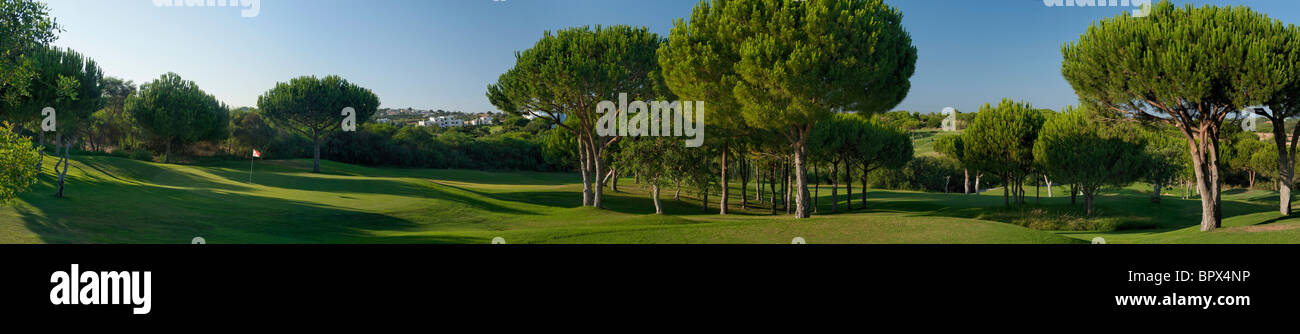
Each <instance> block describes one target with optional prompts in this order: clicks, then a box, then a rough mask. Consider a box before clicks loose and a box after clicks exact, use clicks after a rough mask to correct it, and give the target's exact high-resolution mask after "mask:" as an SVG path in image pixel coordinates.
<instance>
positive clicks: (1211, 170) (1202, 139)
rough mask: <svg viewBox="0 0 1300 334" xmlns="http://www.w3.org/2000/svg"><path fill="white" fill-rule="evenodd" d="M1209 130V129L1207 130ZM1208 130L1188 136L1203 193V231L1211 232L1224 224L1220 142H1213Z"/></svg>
mask: <svg viewBox="0 0 1300 334" xmlns="http://www.w3.org/2000/svg"><path fill="white" fill-rule="evenodd" d="M1206 131H1209V130H1206ZM1206 131H1201V132H1198V133H1195V137H1194V138H1188V144H1189V145H1190V146H1191V148H1192V165H1193V170H1194V171H1195V172H1196V189H1197V192H1198V193H1200V194H1201V231H1202V232H1209V231H1213V230H1215V229H1217V228H1219V227H1221V226H1222V222H1223V220H1222V212H1221V210H1222V207H1221V206H1220V204H1219V199H1220V197H1219V190H1220V188H1219V166H1218V163H1219V154H1218V153H1219V152H1218V143H1217V142H1212V140H1211V139H1212V138H1210V136H1209V134H1207V133H1205V132H1206Z"/></svg>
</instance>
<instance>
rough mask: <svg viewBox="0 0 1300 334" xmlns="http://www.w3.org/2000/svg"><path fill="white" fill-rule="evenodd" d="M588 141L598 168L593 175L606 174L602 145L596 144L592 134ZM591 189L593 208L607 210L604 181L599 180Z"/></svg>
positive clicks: (588, 136)
mask: <svg viewBox="0 0 1300 334" xmlns="http://www.w3.org/2000/svg"><path fill="white" fill-rule="evenodd" d="M587 140H588V141H590V142H589V143H588V144H589V146H591V159H592V161H594V163H593V165H594V166H595V168H596V169H595V170H594V171H592V172H593V174H592V175H601V173H602V172H604V170H605V161H604V160H605V159H603V158H602V157H601V156H600V153H601V150H600V144H599V143H597V142H596V139H595V138H593V137H592V135H591V134H588V135H587ZM591 188H592V194H591V206H592V207H595V208H597V209H603V208H605V205H604V203H603V199H604V197H605V189H604V188H605V182H604V180H601V179H599V178H597V179H596V184H595V185H593V186H592V187H591Z"/></svg>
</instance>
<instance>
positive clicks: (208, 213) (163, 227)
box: [16, 182, 476, 244]
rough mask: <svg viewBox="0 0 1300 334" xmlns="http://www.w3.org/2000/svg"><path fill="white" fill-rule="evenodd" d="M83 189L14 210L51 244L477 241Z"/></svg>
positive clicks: (274, 208) (346, 213) (279, 210)
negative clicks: (197, 240) (403, 234)
mask: <svg viewBox="0 0 1300 334" xmlns="http://www.w3.org/2000/svg"><path fill="white" fill-rule="evenodd" d="M80 187H81V188H85V189H84V190H85V191H84V194H83V195H79V196H70V197H68V198H63V199H59V198H53V197H52V196H48V197H45V196H31V197H32V198H28V199H26V202H27V205H25V206H21V207H17V208H16V211H17V212H18V213H19V214H20V215H21V217H22V220H23V222H24V224H25V226H26V228H27V229H28V230H30V231H32V232H34V233H36V234H37V235H38V236H39V237H40V238H41V240H42V241H44V242H47V243H170V244H174V243H189V242H190V240H191V239H193V238H194V237H203V238H205V239H206V240H207V241H208V242H210V243H363V244H364V243H388V242H393V241H394V240H397V241H399V242H402V243H466V242H476V240H473V239H471V238H460V237H453V236H428V237H403V238H398V239H393V238H391V237H387V236H383V235H381V234H382V233H379V232H412V231H420V230H421V228H422V225H420V224H416V223H413V222H410V221H407V220H404V219H400V218H396V217H392V216H387V215H382V214H375V213H369V212H362V211H355V210H350V209H345V208H338V207H330V206H324V205H318V204H313V203H307V202H301V201H292V200H286V199H279V198H270V197H261V196H250V195H244V194H237V193H232V192H222V191H216V190H206V189H204V190H181V189H170V188H165V187H156V186H147V185H132V186H130V187H121V186H120V184H103V183H95V182H86V183H84V184H81V185H80ZM96 188H100V189H96ZM87 202H99V203H87ZM106 208H108V209H107V210H106ZM111 208H119V210H113V209H111Z"/></svg>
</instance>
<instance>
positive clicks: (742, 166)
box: [736, 157, 749, 210]
mask: <svg viewBox="0 0 1300 334" xmlns="http://www.w3.org/2000/svg"><path fill="white" fill-rule="evenodd" d="M736 169H738V170H740V209H741V210H745V209H748V208H749V194H748V191H749V167H748V165H747V162H746V160H745V158H744V157H741V158H740V160H736Z"/></svg>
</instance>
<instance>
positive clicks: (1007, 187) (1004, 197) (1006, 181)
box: [1002, 176, 1011, 208]
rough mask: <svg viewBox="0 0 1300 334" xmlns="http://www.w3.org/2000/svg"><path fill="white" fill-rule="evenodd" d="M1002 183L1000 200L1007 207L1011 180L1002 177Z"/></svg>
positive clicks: (1009, 202)
mask: <svg viewBox="0 0 1300 334" xmlns="http://www.w3.org/2000/svg"><path fill="white" fill-rule="evenodd" d="M1003 177H1006V176H1003ZM1002 183H1003V184H1004V185H1003V186H1002V202H1003V204H1005V205H1006V206H1007V207H1008V208H1009V207H1011V181H1009V179H1003V181H1002Z"/></svg>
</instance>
